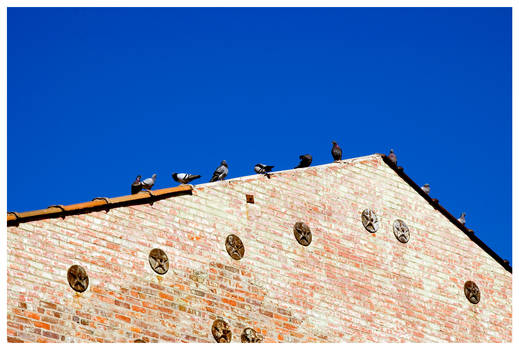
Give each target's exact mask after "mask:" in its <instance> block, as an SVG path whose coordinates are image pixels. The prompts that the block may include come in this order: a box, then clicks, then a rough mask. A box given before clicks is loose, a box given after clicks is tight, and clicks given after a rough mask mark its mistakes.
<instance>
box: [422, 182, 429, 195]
mask: <svg viewBox="0 0 519 350" xmlns="http://www.w3.org/2000/svg"><path fill="white" fill-rule="evenodd" d="M422 191H424V192H425V193H427V194H429V192H431V186H429V184H425V185H423V186H422Z"/></svg>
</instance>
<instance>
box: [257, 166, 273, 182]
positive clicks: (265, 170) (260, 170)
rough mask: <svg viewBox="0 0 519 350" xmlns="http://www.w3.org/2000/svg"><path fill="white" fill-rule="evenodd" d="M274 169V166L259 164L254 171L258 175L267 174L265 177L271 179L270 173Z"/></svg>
mask: <svg viewBox="0 0 519 350" xmlns="http://www.w3.org/2000/svg"><path fill="white" fill-rule="evenodd" d="M273 167H274V165H265V164H261V163H258V164H256V165H255V166H254V171H255V172H256V174H265V176H266V177H268V178H269V179H270V174H269V172H271V171H272V168H273Z"/></svg>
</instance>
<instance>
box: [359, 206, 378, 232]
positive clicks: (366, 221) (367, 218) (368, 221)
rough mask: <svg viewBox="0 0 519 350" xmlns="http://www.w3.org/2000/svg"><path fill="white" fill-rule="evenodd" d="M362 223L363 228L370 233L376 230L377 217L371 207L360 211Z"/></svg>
mask: <svg viewBox="0 0 519 350" xmlns="http://www.w3.org/2000/svg"><path fill="white" fill-rule="evenodd" d="M362 224H363V225H364V228H365V229H366V230H368V231H369V232H371V233H374V232H377V230H378V217H377V214H375V212H374V211H373V210H371V209H365V210H364V211H363V212H362Z"/></svg>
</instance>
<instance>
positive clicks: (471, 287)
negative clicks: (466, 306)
mask: <svg viewBox="0 0 519 350" xmlns="http://www.w3.org/2000/svg"><path fill="white" fill-rule="evenodd" d="M464 289H465V296H466V297H467V299H468V300H469V301H470V302H471V303H472V304H477V303H479V299H480V297H481V294H480V292H479V288H478V286H477V285H476V284H475V283H474V282H472V281H467V282H465V288H464Z"/></svg>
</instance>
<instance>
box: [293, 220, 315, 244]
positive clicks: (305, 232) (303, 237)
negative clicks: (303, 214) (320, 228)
mask: <svg viewBox="0 0 519 350" xmlns="http://www.w3.org/2000/svg"><path fill="white" fill-rule="evenodd" d="M294 236H295V237H296V239H297V241H298V242H299V244H301V245H303V246H305V247H306V246H309V245H310V243H312V232H311V231H310V227H308V225H307V224H305V223H304V222H301V221H299V222H296V223H295V225H294Z"/></svg>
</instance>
